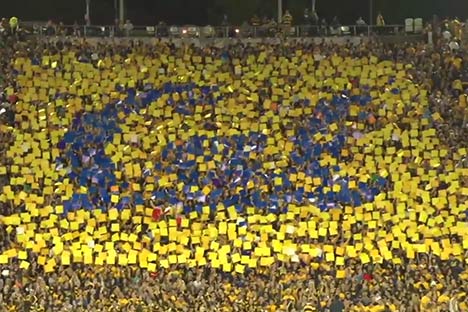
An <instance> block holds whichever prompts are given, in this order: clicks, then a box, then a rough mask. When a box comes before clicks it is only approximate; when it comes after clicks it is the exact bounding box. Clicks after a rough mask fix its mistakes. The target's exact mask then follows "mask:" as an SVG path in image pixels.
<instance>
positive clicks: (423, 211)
mask: <svg viewBox="0 0 468 312" xmlns="http://www.w3.org/2000/svg"><path fill="white" fill-rule="evenodd" d="M436 39H437V40H436V41H435V42H434V45H428V44H426V43H423V42H421V43H406V44H402V45H394V44H384V43H380V42H374V41H369V42H367V41H363V42H361V43H360V44H357V45H353V44H351V43H348V44H344V45H337V44H333V43H328V42H327V41H323V42H322V43H320V44H311V43H304V42H300V41H297V42H293V41H291V42H282V43H279V44H267V43H259V44H255V45H253V44H244V43H242V42H233V43H232V44H229V45H227V46H224V47H214V46H207V47H201V48H200V47H196V46H194V45H187V44H183V43H182V44H181V45H175V44H174V43H171V42H159V41H155V42H154V43H143V42H138V41H132V42H131V43H112V44H111V43H97V44H90V43H88V42H86V40H83V39H64V40H58V41H40V40H38V39H34V38H31V39H28V40H27V41H18V40H17V38H15V37H14V36H8V37H7V38H6V39H5V41H4V42H2V46H1V47H0V54H1V74H0V75H1V76H0V77H1V80H0V92H1V96H0V100H1V101H0V102H1V110H0V114H1V115H0V117H1V119H2V124H1V125H0V136H1V137H0V138H1V140H0V152H1V157H0V178H1V180H0V182H1V186H2V188H3V192H2V194H1V195H0V272H1V276H0V302H1V303H2V304H1V305H0V311H85V310H90V311H122V310H125V311H332V312H336V311H411V312H413V311H418V312H419V311H420V312H422V311H450V312H453V311H466V310H468V296H467V291H468V289H467V282H466V281H467V279H468V270H467V265H468V263H467V261H466V259H467V252H468V236H467V235H466V228H467V226H468V222H467V219H466V218H467V212H468V206H467V205H468V174H467V173H468V172H467V170H468V169H467V158H466V157H467V153H466V148H467V142H468V141H467V140H466V138H467V135H468V133H467V132H468V131H467V122H468V120H467V105H466V103H467V92H466V89H467V87H468V84H467V82H468V56H467V54H466V47H465V46H464V45H463V44H462V43H460V44H459V46H458V48H457V49H454V48H452V47H450V46H449V45H448V42H447V41H445V40H444V38H436Z"/></svg>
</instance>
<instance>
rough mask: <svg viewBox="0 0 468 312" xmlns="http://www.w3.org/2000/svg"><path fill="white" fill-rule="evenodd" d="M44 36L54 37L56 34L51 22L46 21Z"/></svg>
mask: <svg viewBox="0 0 468 312" xmlns="http://www.w3.org/2000/svg"><path fill="white" fill-rule="evenodd" d="M45 32H46V35H47V36H55V34H56V27H55V24H54V22H53V21H52V20H48V21H47V24H46V31H45Z"/></svg>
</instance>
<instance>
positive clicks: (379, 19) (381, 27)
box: [375, 12, 385, 34]
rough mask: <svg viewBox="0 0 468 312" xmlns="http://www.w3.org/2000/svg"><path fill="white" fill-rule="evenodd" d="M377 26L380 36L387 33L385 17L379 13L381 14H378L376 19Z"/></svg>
mask: <svg viewBox="0 0 468 312" xmlns="http://www.w3.org/2000/svg"><path fill="white" fill-rule="evenodd" d="M375 25H376V27H377V33H378V34H383V33H385V20H384V17H383V15H382V13H380V12H379V14H377V19H376V23H375Z"/></svg>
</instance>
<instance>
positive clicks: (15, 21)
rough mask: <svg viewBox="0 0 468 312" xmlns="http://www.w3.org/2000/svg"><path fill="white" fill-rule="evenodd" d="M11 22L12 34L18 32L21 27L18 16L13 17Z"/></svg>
mask: <svg viewBox="0 0 468 312" xmlns="http://www.w3.org/2000/svg"><path fill="white" fill-rule="evenodd" d="M9 24H10V33H11V34H12V35H16V34H17V32H18V28H19V25H18V18H17V17H16V16H13V17H11V18H10V22H9Z"/></svg>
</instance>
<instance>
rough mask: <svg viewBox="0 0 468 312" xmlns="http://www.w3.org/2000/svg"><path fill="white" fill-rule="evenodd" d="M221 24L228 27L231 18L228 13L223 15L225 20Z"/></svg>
mask: <svg viewBox="0 0 468 312" xmlns="http://www.w3.org/2000/svg"><path fill="white" fill-rule="evenodd" d="M221 26H223V27H227V26H229V20H228V16H227V14H224V15H223V20H222V21H221Z"/></svg>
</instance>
